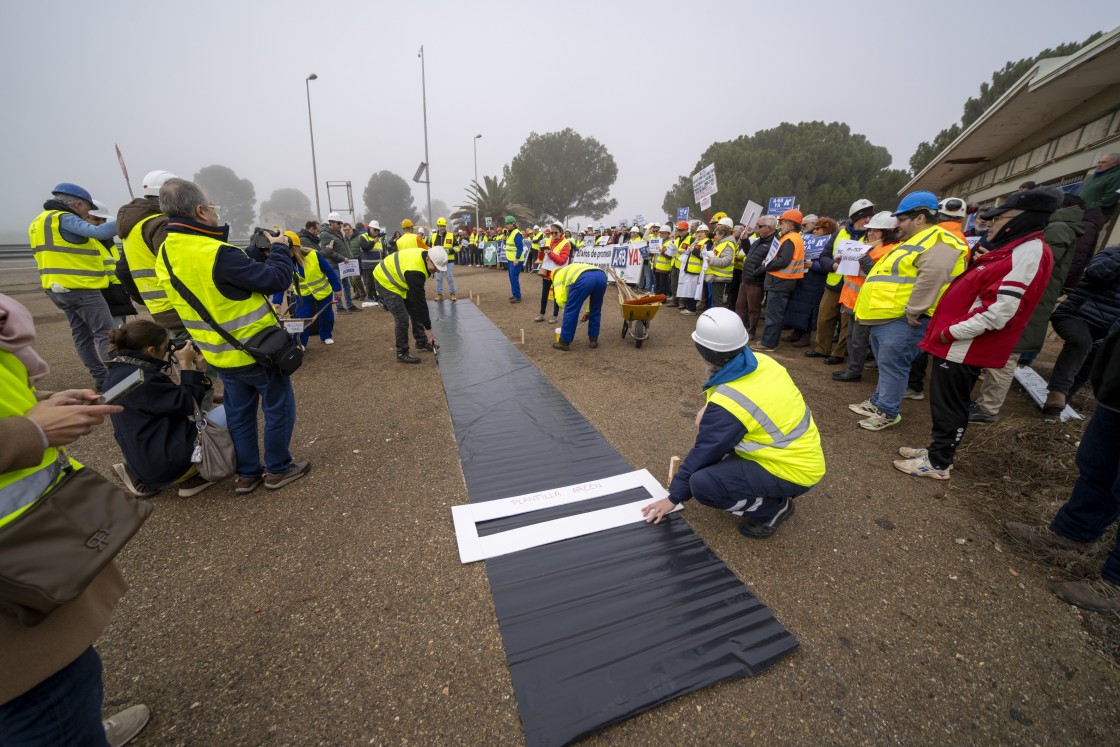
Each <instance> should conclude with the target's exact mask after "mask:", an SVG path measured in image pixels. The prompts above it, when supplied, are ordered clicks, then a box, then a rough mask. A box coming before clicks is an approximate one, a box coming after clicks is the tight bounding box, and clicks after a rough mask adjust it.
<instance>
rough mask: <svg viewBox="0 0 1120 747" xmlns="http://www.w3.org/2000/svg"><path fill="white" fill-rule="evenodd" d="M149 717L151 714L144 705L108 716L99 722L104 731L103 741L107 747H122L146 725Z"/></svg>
mask: <svg viewBox="0 0 1120 747" xmlns="http://www.w3.org/2000/svg"><path fill="white" fill-rule="evenodd" d="M151 716H152V712H151V711H150V710H148V706H146V705H134V706H132V707H131V708H125V709H124V710H123V711H121V712H120V713H116V714H114V715H112V716H110V717H109V718H107V719H105V720H104V721H102V722H101V726H102V727H103V728H104V729H105V741H106V742H108V743H109V747H123V746H124V745H126V744H128V743H129V742H131V741H132V739H133V738H134V737H135V736H136V735H137V734H139V733H140V731H141V730H142V729H143V728H144V727H145V726H147V725H148V719H149V718H151Z"/></svg>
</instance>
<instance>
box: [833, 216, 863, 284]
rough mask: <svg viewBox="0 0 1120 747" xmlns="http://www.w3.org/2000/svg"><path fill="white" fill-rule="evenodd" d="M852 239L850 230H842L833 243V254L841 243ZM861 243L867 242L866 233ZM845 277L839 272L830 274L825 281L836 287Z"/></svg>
mask: <svg viewBox="0 0 1120 747" xmlns="http://www.w3.org/2000/svg"><path fill="white" fill-rule="evenodd" d="M850 238H852V234H850V233H848V229H846V228H841V229H840V231H839V232H837V234H836V238H835V239H833V241H832V246H833V252H835V251H836V249H835V248H836V247H837V246H839V245H840V242H841V241H847V240H848V239H850ZM860 241H862V242H864V243H866V242H867V234H866V233H865V234H864V235H863V238H861V239H860ZM843 277H844V276H843V275H841V274H840V273H838V272H830V273H828V276H827V277H826V278H825V279H824V282H825V283H827V284H828V285H830V286H831V285H836V284H837V283H839V282H840V279H841V278H843Z"/></svg>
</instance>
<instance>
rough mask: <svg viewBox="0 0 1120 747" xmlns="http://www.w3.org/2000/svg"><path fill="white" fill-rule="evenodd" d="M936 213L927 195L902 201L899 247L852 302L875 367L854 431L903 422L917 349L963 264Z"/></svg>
mask: <svg viewBox="0 0 1120 747" xmlns="http://www.w3.org/2000/svg"><path fill="white" fill-rule="evenodd" d="M937 211H938V202H937V197H936V196H935V195H934V194H933V193H932V192H925V191H918V192H911V193H910V194H908V195H906V196H905V197H903V198H902V201H901V202H899V204H898V209H897V210H895V212H894V217H895V218H897V219H898V235H899V241H900V242H901V243H900V244H898V245H897V246H895V247H894V248H892V249H891V251H890V252H888V253H887V255H886V256H884V257H883V258H882V259H881V260H879V261H878V262H877V263H876V264H875V267H874V268H872V270H871V272H869V273H868V275H867V279H866V281H865V282H864V283H863V286H862V287H861V288H860V291H859V297H858V298H857V299H856V308H855V316H856V319H857V320H858V321H859V323H860V324H866V325H867V326H869V327H871V350H872V352H874V354H875V360H876V362H877V364H878V366H879V382H878V384H877V386H876V387H875V393H874V394H872V395H871V398H870V399H868V400H866V401H864V402H861V403H859V404H857V405H848V409H850V410H851V411H852V412H854V413H856V414H858V415H862V416H863V418H864V419H863V420H861V421H860V423H859V426H860V427H861V428H864V429H866V430H871V431H879V430H883V429H884V428H889V427H891V426H893V425H898V424H899V423H901V422H902V414H901V412H900V411H901V409H902V398H903V395H904V394H905V393H906V384H907V380H908V379H909V376H910V363H911V362H912V361H913V360H914V356H916V355H917V354H918V343H919V342H921V340H922V337H924V336H925V331H926V327H927V326H928V325H929V320H930V317H932V316H933V313H934V311H935V310H936V309H937V302H938V300H939V299H940V298H941V294H942V293H944V292H945V288H947V287H948V285H949V281H951V280H952V279H953V278H955V277H957V276H958V275H960V274H961V273H962V272H964V269H965V265H966V263H967V260H968V244H966V243H965V242H963V241H961V240H960V239H959V238H957V237H956V236H954V235H952V234H951V233H949V232H948V231H945V230H944V229H942V228H940V227H939V226H938V225H937V224H936V222H935V220H936V216H937ZM1001 365H1002V364H1001Z"/></svg>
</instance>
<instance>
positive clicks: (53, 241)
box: [27, 210, 109, 290]
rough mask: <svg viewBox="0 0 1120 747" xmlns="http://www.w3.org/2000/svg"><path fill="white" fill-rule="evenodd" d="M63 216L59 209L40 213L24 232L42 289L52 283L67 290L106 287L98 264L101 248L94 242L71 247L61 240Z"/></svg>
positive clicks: (101, 269)
mask: <svg viewBox="0 0 1120 747" xmlns="http://www.w3.org/2000/svg"><path fill="white" fill-rule="evenodd" d="M63 215H66V213H65V212H63V211H62V210H44V211H43V212H41V213H39V215H37V216H36V217H35V220H33V221H31V225H30V226H29V227H28V229H27V237H28V238H29V239H30V241H31V251H32V252H34V253H35V264H36V265H37V266H38V267H39V279H40V282H41V283H42V285H43V289H44V290H46V289H49V288H50V287H51V285H53V284H54V283H58V284H59V285H61V286H62V287H63V288H69V289H70V290H97V289H99V288H108V287H109V279H108V278H107V277H105V265H104V264H103V263H102V255H103V254H104V252H105V247H103V246H102V245H101V242H100V241H97V240H96V239H82V241H81V243H78V244H72V243H70V242H69V241H67V240H66V239H64V238H62V229H61V226H60V224H61V221H62V216H63Z"/></svg>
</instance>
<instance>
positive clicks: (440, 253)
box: [428, 246, 447, 272]
mask: <svg viewBox="0 0 1120 747" xmlns="http://www.w3.org/2000/svg"><path fill="white" fill-rule="evenodd" d="M428 259H430V260H432V264H433V265H435V266H436V269H437V270H439V271H440V272H443V271H444V270H446V269H447V250H446V249H444V248H443V247H442V246H433V247H432V248H431V249H429V250H428Z"/></svg>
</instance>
